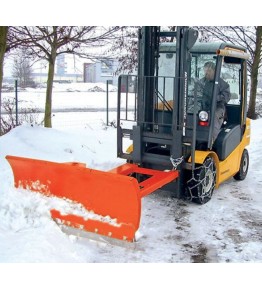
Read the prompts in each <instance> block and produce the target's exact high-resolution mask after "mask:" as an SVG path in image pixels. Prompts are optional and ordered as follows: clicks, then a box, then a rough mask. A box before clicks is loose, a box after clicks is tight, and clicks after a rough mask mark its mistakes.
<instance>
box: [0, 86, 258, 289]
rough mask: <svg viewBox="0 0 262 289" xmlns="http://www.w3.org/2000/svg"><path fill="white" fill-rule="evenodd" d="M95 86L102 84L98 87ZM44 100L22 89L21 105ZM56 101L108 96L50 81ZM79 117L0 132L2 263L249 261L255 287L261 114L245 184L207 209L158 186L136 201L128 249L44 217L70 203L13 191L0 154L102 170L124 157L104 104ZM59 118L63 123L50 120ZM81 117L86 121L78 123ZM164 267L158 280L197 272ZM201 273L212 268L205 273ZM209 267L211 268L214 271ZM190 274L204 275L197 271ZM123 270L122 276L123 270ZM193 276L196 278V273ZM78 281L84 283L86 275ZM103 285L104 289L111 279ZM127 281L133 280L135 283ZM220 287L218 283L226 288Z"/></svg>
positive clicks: (76, 102)
mask: <svg viewBox="0 0 262 289" xmlns="http://www.w3.org/2000/svg"><path fill="white" fill-rule="evenodd" d="M96 86H97V87H102V85H101V84H96ZM89 88H90V87H89ZM3 96H4V97H5V96H6V97H10V98H11V97H13V94H12V93H11V92H10V93H4V94H3ZM110 97H111V102H110V105H111V107H115V105H116V92H115V91H114V89H113V87H112V92H110ZM44 98H45V94H44V90H43V91H41V89H35V90H33V89H27V90H26V91H21V92H19V100H21V102H20V103H25V101H27V103H28V102H30V103H31V104H32V105H33V106H35V107H38V108H43V103H44ZM53 98H54V107H55V108H57V109H58V108H63V109H64V108H68V109H69V108H71V109H72V110H76V109H80V108H83V107H87V108H90V107H93V108H104V107H105V106H104V105H105V92H101V91H100V92H99V91H98V92H91V91H88V89H87V86H84V85H83V84H55V88H54V95H53ZM61 115H63V117H64V118H63V117H61ZM66 115H67V116H66ZM79 115H80V113H79V112H70V113H69V112H68V113H63V114H59V113H55V116H54V117H53V123H54V128H52V129H48V128H43V127H41V126H37V125H35V126H30V125H28V124H24V125H22V126H19V127H17V128H15V129H13V130H11V131H10V132H9V133H8V134H6V135H4V136H2V137H0V167H1V170H0V184H1V190H0V262H1V263H18V264H19V263H23V264H24V263H43V264H45V263H81V264H93V263H100V264H101V263H118V264H119V263H120V264H121V263H136V264H137V263H155V264H156V263H158V264H162V265H163V263H165V264H170V263H194V262H196V263H199V262H201V263H203V262H208V263H231V264H236V263H246V264H247V263H248V264H253V267H251V269H252V271H251V270H248V273H249V274H252V278H250V279H249V283H248V284H249V288H253V287H254V288H255V286H252V282H255V281H254V280H255V278H257V276H259V273H258V267H257V266H255V267H254V264H259V263H261V261H262V243H261V241H262V211H261V204H262V194H261V193H262V190H261V187H262V162H261V159H262V149H261V143H262V119H258V120H256V121H252V124H251V125H252V132H251V133H252V135H251V144H250V146H249V147H248V150H249V154H250V167H249V173H248V176H247V178H246V179H245V180H244V181H242V182H237V181H235V180H234V179H230V180H228V181H226V182H225V183H224V184H222V185H221V186H220V187H219V189H217V190H216V191H215V193H214V196H213V197H212V200H211V201H210V202H208V203H207V204H205V205H203V206H199V205H196V204H193V203H190V202H186V201H183V200H178V199H174V198H172V196H171V195H170V194H169V193H168V192H166V191H163V190H158V191H156V192H155V193H153V194H152V195H150V196H148V197H146V198H144V199H143V200H142V219H141V224H140V228H139V231H138V232H137V237H138V238H137V242H136V243H134V244H133V245H131V246H130V244H129V245H127V244H126V245H125V244H123V245H122V246H119V245H118V244H117V245H115V244H111V243H105V242H100V241H97V240H96V241H94V240H90V239H87V238H83V237H76V236H74V235H70V234H69V235H68V234H65V233H64V232H62V230H61V229H60V227H59V226H58V225H57V224H56V223H55V222H54V221H53V220H52V218H51V217H50V213H49V210H50V208H53V207H59V208H61V209H63V208H66V204H65V203H63V202H62V201H61V200H57V199H55V198H47V197H44V196H42V195H40V194H36V193H32V192H30V191H27V190H22V189H16V188H14V185H13V175H12V171H11V168H10V166H9V164H8V162H7V161H6V159H5V156H6V155H15V156H24V157H30V158H37V159H43V160H49V161H55V162H81V163H85V164H86V165H87V166H88V167H89V168H94V169H99V170H103V171H107V170H110V169H112V168H114V167H116V166H118V165H120V164H122V163H124V162H125V161H124V160H121V159H118V158H117V156H116V129H115V128H114V127H106V126H105V125H104V123H105V116H106V115H105V112H104V111H101V109H100V110H99V109H98V110H97V111H95V112H90V111H88V112H85V114H84V115H83V116H82V118H83V119H81V118H79ZM68 116H70V123H71V125H69V126H67V125H66V123H65V121H64V120H65V119H67V120H68ZM55 118H57V119H59V121H55ZM74 118H76V119H77V121H78V125H74V124H75V123H74ZM81 120H83V121H82V122H81V123H80V124H79V122H80V121H81ZM113 120H115V112H112V113H111V114H110V121H113ZM67 205H68V204H67ZM111 265H112V264H111ZM163 267H164V270H166V271H164V270H163V271H164V272H167V273H168V274H169V275H170V276H171V277H167V276H166V273H163V272H162V269H161V272H162V273H161V274H160V276H163V275H164V276H165V277H164V278H165V280H170V278H171V280H170V282H171V284H172V282H173V281H172V280H173V277H172V274H175V272H174V271H176V270H178V271H177V272H179V273H180V272H181V271H182V273H181V276H182V277H184V278H185V279H187V276H190V274H194V273H192V272H191V271H190V272H188V271H187V270H188V268H187V267H185V270H186V271H187V273H188V274H185V273H183V271H184V270H181V271H180V268H181V267H176V266H175V267H171V268H172V269H170V267H166V266H161V268H163ZM20 268H21V267H19V269H20ZM48 268H49V267H48ZM62 268H64V267H63V266H62ZM76 268H77V267H76ZM110 268H111V270H112V271H110V270H109V269H108V267H106V272H108V271H107V270H109V272H111V274H109V279H110V278H112V275H115V274H117V275H118V274H119V273H117V272H115V271H114V270H118V271H119V272H122V273H123V269H122V267H121V266H118V267H114V266H113V267H110ZM112 268H114V269H112ZM136 268H137V269H135V272H136V275H135V276H141V277H142V275H141V274H142V273H141V271H143V270H144V269H143V267H142V268H141V267H140V266H139V264H137V267H136ZM158 268H159V267H158V266H156V267H152V268H151V269H152V272H153V273H152V274H153V275H152V274H149V273H148V271H147V270H146V271H144V272H145V275H146V276H148V278H151V279H152V278H153V277H154V272H159V271H158ZM223 268H224V267H222V268H221V267H219V269H218V268H216V267H215V268H214V269H215V270H222V272H223V274H224V276H228V271H227V269H223ZM230 268H231V267H230ZM236 268H237V269H236V270H238V272H242V274H239V273H237V274H236V276H237V277H238V280H240V281H241V282H240V283H241V284H240V285H239V286H241V285H246V283H245V279H244V280H243V278H244V276H247V275H248V274H246V273H245V272H246V271H245V270H246V267H245V269H242V267H241V268H239V267H238V266H237V267H236ZM248 268H250V267H248ZM151 269H149V270H151ZM234 269H235V267H234ZM260 269H261V266H260ZM44 270H46V267H44ZM67 270H68V269H65V272H68V271H67ZM80 270H81V269H80ZM88 270H90V271H89V272H91V275H92V273H94V271H92V270H93V269H92V267H91V268H90V266H89V267H88ZM128 270H129V269H128ZM200 270H203V268H202V269H200ZM204 270H207V272H209V271H208V269H204ZM51 271H52V270H51ZM212 271H213V270H212ZM212 271H211V272H209V273H210V274H212ZM250 271H251V272H250ZM23 272H24V271H23ZM48 272H49V270H48ZM63 272H64V271H63ZM195 272H198V273H200V274H203V273H201V272H202V271H200V272H199V271H198V270H197V268H196V271H195ZM216 272H217V271H216ZM232 272H233V271H232ZM217 273H218V272H217ZM68 274H69V273H68ZM106 274H108V273H106ZM155 274H156V273H155ZM232 274H233V273H232ZM123 275H124V276H125V274H124V273H123ZM127 275H129V274H127ZM7 276H9V275H8V274H7ZM94 276H97V278H99V276H100V275H99V274H98V275H96V273H94ZM107 276H108V275H107ZM150 276H151V277H150ZM193 276H195V278H198V276H197V275H193ZM214 276H215V278H216V281H215V283H216V284H221V282H222V281H220V280H218V279H219V278H220V276H219V278H218V279H217V277H218V276H216V275H214ZM203 277H204V275H203ZM203 277H201V278H200V280H199V281H201V280H202V278H203ZM79 278H80V279H79V280H82V279H81V278H82V277H79ZM155 278H156V277H155ZM174 278H177V277H174ZM178 279H179V278H178ZM178 279H177V280H178ZM79 280H78V281H79ZM135 280H137V279H136V277H135ZM152 280H156V282H153V283H154V284H153V285H152V286H154V285H157V284H160V283H161V282H162V283H161V285H159V286H161V288H169V287H168V286H166V287H165V286H163V284H165V281H163V280H162V281H160V280H161V278H159V279H158V278H157V279H154V278H153V279H152ZM78 281H76V282H78ZM182 281H183V280H182ZM83 282H85V281H84V280H83ZM101 282H102V281H101ZM137 282H139V281H137ZM158 282H159V283H158ZM196 282H198V281H197V280H196ZM236 282H237V281H236V280H235V281H234V283H233V286H234V287H235V285H236ZM131 283H132V282H131ZM131 283H130V284H131ZM70 284H71V283H70ZM103 284H105V286H106V284H107V283H103ZM130 284H129V285H130ZM132 284H133V286H138V284H136V283H135V284H134V283H132ZM147 284H148V283H147ZM193 284H194V283H193ZM216 284H214V285H212V286H213V287H214V286H216ZM226 284H228V283H226ZM226 284H222V285H221V286H223V285H224V288H227V285H226ZM127 285H128V284H127ZM72 286H73V285H72ZM123 286H124V285H123ZM130 288H131V287H130ZM202 288H203V286H202ZM215 288H218V287H215ZM243 288H244V287H243ZM245 288H246V287H245Z"/></svg>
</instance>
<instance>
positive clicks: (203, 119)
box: [198, 110, 208, 121]
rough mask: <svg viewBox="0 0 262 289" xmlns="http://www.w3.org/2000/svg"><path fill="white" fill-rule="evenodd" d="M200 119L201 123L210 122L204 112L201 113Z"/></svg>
mask: <svg viewBox="0 0 262 289" xmlns="http://www.w3.org/2000/svg"><path fill="white" fill-rule="evenodd" d="M198 117H199V120H200V121H208V113H207V112H206V111H204V110H202V111H200V112H199V114H198Z"/></svg>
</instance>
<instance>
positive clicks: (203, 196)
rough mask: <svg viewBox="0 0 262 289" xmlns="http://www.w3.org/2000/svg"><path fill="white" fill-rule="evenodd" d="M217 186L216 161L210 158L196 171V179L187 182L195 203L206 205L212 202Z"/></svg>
mask: <svg viewBox="0 0 262 289" xmlns="http://www.w3.org/2000/svg"><path fill="white" fill-rule="evenodd" d="M215 184H216V166H215V163H214V160H213V159H212V158H211V157H208V158H207V159H206V160H205V161H204V163H203V165H201V166H199V167H197V168H196V169H195V171H194V177H193V178H192V179H191V180H189V181H188V182H187V189H188V191H189V192H190V195H191V199H192V201H193V202H195V203H198V204H201V205H202V204H206V203H207V202H208V201H210V200H211V197H212V195H213V191H214V188H215Z"/></svg>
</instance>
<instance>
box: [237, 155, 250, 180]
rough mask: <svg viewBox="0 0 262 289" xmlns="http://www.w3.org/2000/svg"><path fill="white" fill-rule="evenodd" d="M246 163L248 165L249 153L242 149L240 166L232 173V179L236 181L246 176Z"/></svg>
mask: <svg viewBox="0 0 262 289" xmlns="http://www.w3.org/2000/svg"><path fill="white" fill-rule="evenodd" d="M248 165H249V155H248V151H247V150H246V149H244V151H243V154H242V157H241V161H240V168H239V171H238V172H237V173H236V174H235V175H234V179H235V180H237V181H242V180H244V179H245V178H246V176H247V172H248Z"/></svg>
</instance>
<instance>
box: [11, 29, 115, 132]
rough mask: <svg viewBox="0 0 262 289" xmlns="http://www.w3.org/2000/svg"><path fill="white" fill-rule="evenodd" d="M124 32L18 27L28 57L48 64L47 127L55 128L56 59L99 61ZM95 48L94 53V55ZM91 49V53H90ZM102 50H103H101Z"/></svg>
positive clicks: (19, 37) (17, 32) (17, 31)
mask: <svg viewBox="0 0 262 289" xmlns="http://www.w3.org/2000/svg"><path fill="white" fill-rule="evenodd" d="M119 29H120V28H119V27H117V26H115V27H108V28H106V27H97V26H52V27H51V26H33V27H27V26H21V27H15V28H14V31H15V35H16V39H17V40H18V41H20V42H21V43H22V45H23V46H24V47H26V48H27V54H28V55H29V56H32V57H35V58H37V59H45V60H46V61H47V62H48V78H47V90H46V103H45V120H44V125H45V127H52V119H51V114H52V88H53V79H54V73H55V62H56V58H57V56H58V55H60V54H76V55H79V56H80V57H85V58H92V59H94V58H96V57H98V50H99V47H101V46H103V45H107V44H109V42H110V41H112V39H113V38H114V37H115V36H114V32H116V31H118V30H119ZM90 48H92V52H90ZM88 49H89V50H88ZM100 50H101V49H100Z"/></svg>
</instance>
